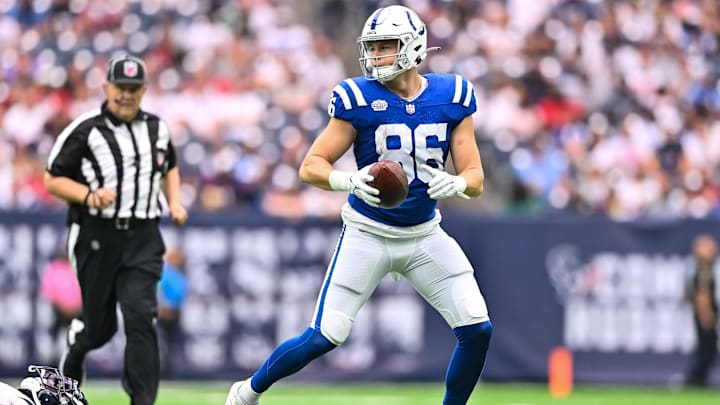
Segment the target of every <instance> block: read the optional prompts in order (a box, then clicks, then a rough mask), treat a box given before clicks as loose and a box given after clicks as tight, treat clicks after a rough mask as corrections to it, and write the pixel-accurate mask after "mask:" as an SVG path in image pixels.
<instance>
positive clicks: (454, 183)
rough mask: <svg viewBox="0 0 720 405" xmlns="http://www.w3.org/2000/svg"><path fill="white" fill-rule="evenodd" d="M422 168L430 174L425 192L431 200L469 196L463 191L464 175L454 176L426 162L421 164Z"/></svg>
mask: <svg viewBox="0 0 720 405" xmlns="http://www.w3.org/2000/svg"><path fill="white" fill-rule="evenodd" d="M422 168H423V169H425V171H426V172H428V173H430V175H432V179H431V180H430V183H428V190H427V193H428V195H429V196H430V198H432V199H433V200H443V199H445V198H450V197H455V196H457V197H460V198H464V199H469V198H470V197H468V196H467V195H466V194H465V193H464V191H465V189H466V188H467V180H465V178H464V177H462V176H454V175H452V174H450V173H448V172H445V171H442V170H439V169H436V168H434V167H431V166H428V165H426V164H423V165H422Z"/></svg>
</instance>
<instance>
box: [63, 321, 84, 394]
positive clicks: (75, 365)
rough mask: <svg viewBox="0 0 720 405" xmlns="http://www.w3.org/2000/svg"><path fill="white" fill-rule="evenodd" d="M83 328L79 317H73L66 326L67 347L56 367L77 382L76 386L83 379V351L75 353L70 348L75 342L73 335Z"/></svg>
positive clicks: (80, 383)
mask: <svg viewBox="0 0 720 405" xmlns="http://www.w3.org/2000/svg"><path fill="white" fill-rule="evenodd" d="M83 328H85V324H84V323H83V322H82V321H81V320H79V319H73V320H72V322H71V323H70V327H69V328H68V336H67V344H68V345H67V348H66V349H65V352H64V353H63V355H62V357H61V358H60V364H59V366H58V368H59V369H60V371H61V372H62V373H63V375H64V376H66V377H70V378H72V379H74V380H76V381H77V382H78V387H79V386H80V385H82V383H83V382H84V381H85V364H84V363H85V353H83V354H80V355H78V354H76V353H74V351H73V350H72V346H73V345H74V344H75V337H76V335H77V334H78V332H80V331H81V330H83Z"/></svg>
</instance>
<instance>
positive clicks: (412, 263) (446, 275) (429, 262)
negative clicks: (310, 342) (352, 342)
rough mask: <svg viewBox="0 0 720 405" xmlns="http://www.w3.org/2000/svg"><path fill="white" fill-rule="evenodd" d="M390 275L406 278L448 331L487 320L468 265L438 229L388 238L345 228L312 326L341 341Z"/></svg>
mask: <svg viewBox="0 0 720 405" xmlns="http://www.w3.org/2000/svg"><path fill="white" fill-rule="evenodd" d="M390 272H396V273H398V274H401V275H402V276H404V277H405V278H406V279H407V280H408V281H409V282H410V284H411V285H412V286H413V287H414V288H415V290H416V291H417V292H418V293H419V294H420V295H421V296H422V297H423V298H424V299H425V300H426V301H427V302H428V303H430V305H432V306H433V308H435V309H436V310H437V311H438V312H439V313H440V315H442V317H443V318H444V319H445V321H446V322H447V323H448V325H450V327H452V328H455V327H458V326H465V325H471V324H476V323H480V322H484V321H487V320H488V319H489V317H488V311H487V306H486V304H485V299H484V298H483V296H482V294H481V293H480V289H479V288H478V285H477V282H476V280H475V277H474V276H473V268H472V266H471V264H470V261H469V260H468V259H467V257H466V256H465V253H463V251H462V249H461V248H460V246H459V245H458V243H457V242H456V241H455V239H453V238H451V237H450V236H449V235H448V234H447V233H445V231H444V230H443V229H442V228H441V227H440V225H435V226H434V227H433V228H432V230H431V231H430V232H429V233H428V234H425V235H422V236H415V237H407V238H386V237H383V236H379V235H375V234H372V233H368V232H366V231H362V230H360V229H358V228H356V227H354V226H351V225H345V226H344V227H343V232H342V234H341V235H340V239H339V241H338V245H337V247H336V249H335V253H334V255H333V258H332V260H331V261H330V264H329V265H328V269H327V272H326V274H325V281H324V282H323V286H322V288H321V290H320V294H319V297H318V301H317V304H316V308H315V315H314V316H313V321H312V324H311V326H312V327H314V328H315V329H319V330H320V332H321V333H322V334H323V336H325V337H326V338H327V339H329V340H330V341H331V342H333V343H334V344H337V345H339V344H341V343H342V342H344V341H345V339H347V337H348V335H349V334H350V328H351V327H352V323H353V322H354V321H355V317H356V315H357V313H358V311H359V310H360V308H361V307H362V306H363V305H364V304H365V303H366V302H367V300H368V298H369V297H370V295H371V294H372V293H373V291H374V290H375V288H376V287H377V286H378V284H379V283H380V280H382V278H383V277H385V275H387V274H388V273H390Z"/></svg>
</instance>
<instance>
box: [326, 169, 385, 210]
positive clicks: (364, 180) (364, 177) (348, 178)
mask: <svg viewBox="0 0 720 405" xmlns="http://www.w3.org/2000/svg"><path fill="white" fill-rule="evenodd" d="M370 166H371V165H369V166H365V167H363V168H362V169H360V170H358V171H357V172H354V173H352V172H343V171H340V170H333V171H332V173H330V179H329V182H330V188H332V189H333V190H341V191H349V192H350V193H351V194H353V195H355V196H356V197H358V198H359V199H361V200H363V201H365V202H366V203H367V204H368V205H370V206H372V207H379V206H380V197H379V195H380V190H378V189H377V188H375V187H373V186H371V185H370V184H368V183H370V182H371V181H373V176H371V175H370V174H368V171H369V170H370Z"/></svg>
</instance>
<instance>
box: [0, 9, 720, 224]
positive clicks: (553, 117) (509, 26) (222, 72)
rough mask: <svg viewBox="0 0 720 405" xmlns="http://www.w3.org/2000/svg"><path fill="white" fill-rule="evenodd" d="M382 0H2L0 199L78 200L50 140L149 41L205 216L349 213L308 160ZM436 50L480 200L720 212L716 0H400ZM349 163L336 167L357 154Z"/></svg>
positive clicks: (532, 212)
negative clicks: (468, 105) (61, 183)
mask: <svg viewBox="0 0 720 405" xmlns="http://www.w3.org/2000/svg"><path fill="white" fill-rule="evenodd" d="M384 3H386V2H383V1H370V0H363V1H353V0H307V1H303V0H227V1H221V0H213V1H201V0H143V1H140V0H18V1H12V0H0V209H2V210H9V209H20V210H47V209H57V210H61V209H63V207H64V205H63V204H62V203H61V202H60V201H58V200H56V199H55V198H54V197H52V196H50V195H49V194H48V193H46V192H45V190H44V188H43V181H42V175H43V170H44V162H45V159H46V158H47V155H48V152H49V150H48V149H49V147H50V145H51V144H52V141H53V139H54V137H56V136H57V135H58V134H59V132H60V131H61V129H62V128H63V127H64V126H65V125H67V124H68V123H69V122H70V121H71V120H72V119H73V118H75V117H76V116H77V115H78V114H80V113H81V112H84V111H86V110H89V109H92V108H97V107H98V106H99V104H100V103H101V102H102V100H103V94H102V90H101V88H100V85H101V83H102V81H103V79H104V77H103V74H104V72H105V67H106V63H107V60H108V58H109V57H111V56H114V55H116V54H117V53H118V52H125V51H127V52H130V53H133V54H136V55H138V56H141V57H143V58H144V59H145V61H146V63H147V64H148V70H149V72H150V74H151V77H150V83H149V85H148V92H147V94H146V96H145V100H144V103H143V108H145V109H147V110H148V111H152V112H155V113H158V114H159V115H160V116H161V117H163V118H165V119H166V120H167V121H168V123H169V124H170V126H171V130H172V134H173V142H174V144H175V147H176V150H177V152H178V156H179V162H180V169H181V172H182V176H183V182H184V184H183V187H182V192H183V198H184V200H185V202H186V204H187V205H188V206H190V207H191V208H192V209H195V210H201V211H238V210H252V211H254V212H263V213H266V214H269V215H273V216H285V217H301V216H335V215H337V213H338V207H339V206H340V205H341V204H342V203H343V201H344V200H345V196H344V195H342V193H328V192H324V191H321V190H317V189H315V188H312V187H308V186H304V185H302V184H301V183H300V182H299V181H298V178H297V168H298V166H299V163H300V159H302V157H303V155H304V152H305V151H306V149H307V147H308V146H309V144H310V143H311V142H312V140H313V138H314V136H316V135H317V133H318V131H319V130H320V129H321V128H323V126H324V123H325V121H326V120H327V113H326V109H327V103H328V101H329V96H330V91H331V89H332V88H333V87H334V86H335V85H336V84H337V83H338V82H340V81H341V80H343V79H344V78H346V77H348V76H356V75H359V74H360V70H359V67H358V64H357V49H356V47H355V44H354V40H355V37H356V36H357V35H358V33H359V32H360V29H361V26H362V23H363V21H364V19H365V18H366V16H367V15H368V14H369V13H370V12H371V11H372V10H373V9H375V8H376V7H378V6H379V5H382V4H384ZM399 3H401V4H405V5H407V6H409V7H411V8H413V9H415V10H416V11H417V12H418V13H419V14H420V15H421V17H423V18H424V20H425V22H426V23H427V25H428V28H429V45H430V46H441V47H442V50H441V51H440V52H434V53H432V54H431V55H430V57H429V58H428V60H427V61H426V62H425V63H424V65H423V66H422V68H423V70H428V71H434V72H441V73H446V72H447V73H449V72H453V73H460V74H462V75H464V76H465V77H467V78H468V79H470V80H471V81H472V82H473V83H474V84H475V89H476V92H477V96H478V113H477V114H476V115H475V119H476V124H477V139H478V142H479V144H480V146H481V153H482V154H483V159H484V166H485V170H486V178H487V179H486V191H485V195H484V196H483V197H482V198H480V199H479V200H476V201H474V202H472V203H468V202H459V201H457V202H456V201H448V202H444V204H446V206H449V207H452V208H454V209H459V210H472V211H475V212H478V213H480V214H482V215H528V216H540V215H548V214H559V213H563V214H582V215H608V216H610V217H611V218H613V219H617V220H632V219H636V218H647V217H651V218H676V217H698V218H705V217H718V216H720V172H719V171H718V167H719V165H718V164H719V163H720V121H718V116H719V115H720V82H719V81H718V78H720V70H719V69H720V49H719V47H720V5H718V3H719V2H717V1H716V0H605V1H602V0H532V1H528V0H505V1H501V0H457V1H443V0H405V1H402V0H400V1H399ZM350 163H351V160H350V159H344V160H343V161H341V162H340V165H341V166H343V165H344V166H345V168H346V169H350V168H351V167H349V164H350Z"/></svg>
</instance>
